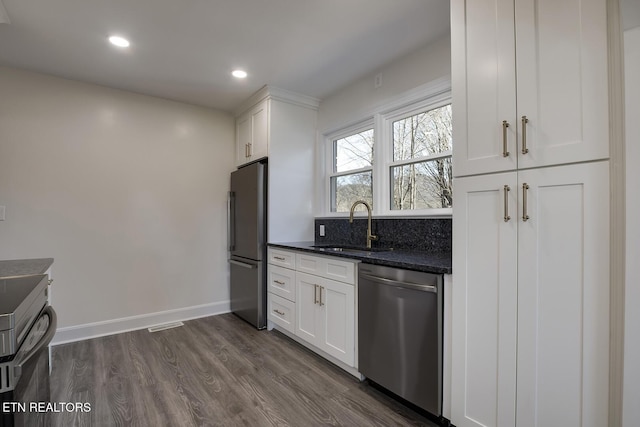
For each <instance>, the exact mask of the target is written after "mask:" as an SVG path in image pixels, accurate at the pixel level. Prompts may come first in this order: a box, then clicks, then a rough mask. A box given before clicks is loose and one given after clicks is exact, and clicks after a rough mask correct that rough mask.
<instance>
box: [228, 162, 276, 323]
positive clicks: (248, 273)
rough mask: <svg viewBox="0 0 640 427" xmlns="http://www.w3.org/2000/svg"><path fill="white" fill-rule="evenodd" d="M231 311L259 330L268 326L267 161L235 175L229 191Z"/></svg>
mask: <svg viewBox="0 0 640 427" xmlns="http://www.w3.org/2000/svg"><path fill="white" fill-rule="evenodd" d="M228 240H229V252H230V257H229V267H230V275H231V280H230V295H231V311H232V312H233V313H235V314H236V315H238V316H239V317H241V318H242V319H244V320H246V321H247V322H249V323H251V324H252V325H253V326H255V327H256V328H258V329H263V328H265V327H266V325H267V288H266V283H267V280H266V275H267V272H266V270H267V269H266V261H267V253H266V250H267V246H266V243H267V160H266V159H263V160H260V161H258V162H256V163H251V164H249V165H246V166H243V167H240V168H238V170H237V171H235V172H232V173H231V191H230V192H229V235H228Z"/></svg>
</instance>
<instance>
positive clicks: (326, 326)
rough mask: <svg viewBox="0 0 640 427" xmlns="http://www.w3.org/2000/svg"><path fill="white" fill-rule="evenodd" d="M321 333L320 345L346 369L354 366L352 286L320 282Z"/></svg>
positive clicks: (353, 304)
mask: <svg viewBox="0 0 640 427" xmlns="http://www.w3.org/2000/svg"><path fill="white" fill-rule="evenodd" d="M321 286H322V289H321V296H320V306H321V308H322V323H323V328H322V329H323V332H324V333H323V334H322V335H321V338H322V341H321V343H320V345H319V347H320V349H322V350H324V351H325V352H327V353H328V354H330V355H331V356H333V357H335V358H336V359H338V360H340V361H342V362H344V363H346V364H347V365H349V366H354V364H355V327H356V325H355V300H354V298H355V296H354V287H353V286H352V285H347V284H344V283H340V282H336V281H333V280H328V279H324V280H322V283H321Z"/></svg>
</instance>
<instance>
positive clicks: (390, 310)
mask: <svg viewBox="0 0 640 427" xmlns="http://www.w3.org/2000/svg"><path fill="white" fill-rule="evenodd" d="M358 275H359V276H358V340H359V344H358V370H359V371H360V372H361V373H362V374H363V375H364V376H365V377H367V378H368V379H369V380H371V381H373V382H374V383H376V384H379V385H381V386H382V387H384V388H386V389H387V390H389V391H391V392H393V393H394V394H396V395H398V396H400V397H402V398H403V399H405V400H407V401H409V402H410V403H413V404H414V405H416V406H418V407H420V408H422V409H424V410H426V411H428V412H430V413H432V414H434V415H437V416H439V417H441V416H442V335H443V332H442V321H443V320H442V319H443V317H442V310H443V300H442V281H443V279H442V275H441V274H429V273H421V272H417V271H410V270H401V269H396V268H390V267H383V266H378V265H370V264H364V263H361V264H360V265H359V267H358Z"/></svg>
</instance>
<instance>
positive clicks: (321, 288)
mask: <svg viewBox="0 0 640 427" xmlns="http://www.w3.org/2000/svg"><path fill="white" fill-rule="evenodd" d="M319 288H320V307H322V306H323V305H324V303H323V302H322V290H323V289H324V287H323V286H319Z"/></svg>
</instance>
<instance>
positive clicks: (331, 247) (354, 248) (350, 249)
mask: <svg viewBox="0 0 640 427" xmlns="http://www.w3.org/2000/svg"><path fill="white" fill-rule="evenodd" d="M311 247H312V248H316V249H318V250H320V251H326V252H352V253H371V252H388V251H392V250H393V248H365V247H361V246H342V245H313V246H311Z"/></svg>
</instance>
